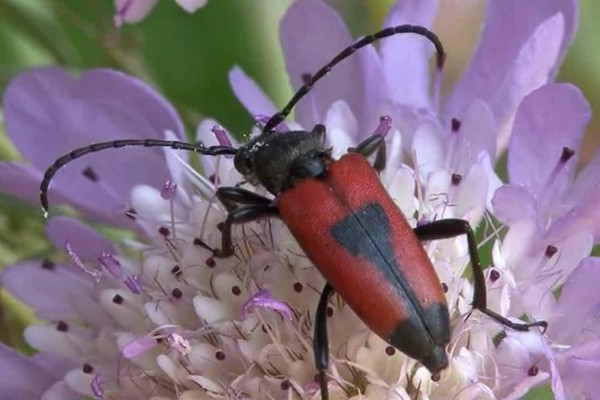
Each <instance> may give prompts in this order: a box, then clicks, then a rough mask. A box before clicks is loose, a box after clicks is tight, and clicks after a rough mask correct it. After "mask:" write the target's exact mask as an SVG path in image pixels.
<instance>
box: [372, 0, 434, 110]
mask: <svg viewBox="0 0 600 400" xmlns="http://www.w3.org/2000/svg"><path fill="white" fill-rule="evenodd" d="M437 10H438V1H437V0H408V1H399V2H397V3H396V5H395V6H394V7H393V8H392V10H391V11H390V14H389V16H388V18H387V20H386V21H385V23H384V26H386V27H387V26H396V25H403V24H413V25H422V26H425V27H426V28H430V27H431V25H432V24H433V21H434V18H435V16H436V14H437ZM380 52H381V58H382V60H383V70H384V74H385V80H386V83H387V86H388V88H389V89H388V90H389V96H390V99H391V100H392V101H393V102H396V103H401V104H411V105H414V106H417V107H430V106H431V97H430V94H429V87H430V82H429V76H430V74H431V71H430V68H429V59H430V57H431V55H432V54H433V53H434V47H433V45H432V44H431V43H430V42H429V41H428V40H427V39H425V38H424V37H422V36H417V35H413V34H405V35H400V36H398V37H392V38H389V39H384V40H383V41H382V42H381V47H380Z"/></svg>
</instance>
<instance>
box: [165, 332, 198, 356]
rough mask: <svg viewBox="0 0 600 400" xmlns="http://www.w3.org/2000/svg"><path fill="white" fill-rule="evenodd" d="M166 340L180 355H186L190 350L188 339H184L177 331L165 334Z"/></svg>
mask: <svg viewBox="0 0 600 400" xmlns="http://www.w3.org/2000/svg"><path fill="white" fill-rule="evenodd" d="M167 342H168V343H169V346H171V347H172V348H174V349H175V350H177V351H178V352H179V354H181V355H182V356H186V355H188V354H190V352H191V351H192V346H191V345H190V341H189V340H187V339H184V338H183V336H181V335H180V334H178V333H171V334H170V335H169V336H167Z"/></svg>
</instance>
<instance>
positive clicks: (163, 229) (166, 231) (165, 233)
mask: <svg viewBox="0 0 600 400" xmlns="http://www.w3.org/2000/svg"><path fill="white" fill-rule="evenodd" d="M158 233H159V235H161V236H164V237H167V236H169V235H170V234H171V231H170V230H169V228H166V227H164V226H161V227H160V228H158Z"/></svg>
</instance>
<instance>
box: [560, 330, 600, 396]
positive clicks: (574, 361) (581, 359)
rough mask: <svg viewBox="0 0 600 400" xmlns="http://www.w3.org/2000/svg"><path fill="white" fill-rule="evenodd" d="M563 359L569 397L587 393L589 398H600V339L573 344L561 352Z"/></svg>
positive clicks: (563, 372)
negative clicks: (599, 379) (599, 374)
mask: <svg viewBox="0 0 600 400" xmlns="http://www.w3.org/2000/svg"><path fill="white" fill-rule="evenodd" d="M559 357H561V358H562V359H563V360H564V361H563V364H564V366H563V368H562V378H563V381H564V382H565V389H566V395H567V398H568V399H575V398H577V397H579V396H581V394H582V393H585V394H586V395H587V396H589V397H588V398H589V399H597V398H600V385H598V371H599V370H600V340H593V341H590V342H587V343H585V344H582V345H578V346H572V347H571V348H570V349H568V350H566V351H565V352H564V353H562V354H560V355H559Z"/></svg>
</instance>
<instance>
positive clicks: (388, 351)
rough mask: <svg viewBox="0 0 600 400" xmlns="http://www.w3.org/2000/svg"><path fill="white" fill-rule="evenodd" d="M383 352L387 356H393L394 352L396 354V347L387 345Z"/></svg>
mask: <svg viewBox="0 0 600 400" xmlns="http://www.w3.org/2000/svg"><path fill="white" fill-rule="evenodd" d="M385 354H387V355H388V356H390V357H391V356H393V355H394V354H396V349H395V348H393V347H392V346H388V347H386V348H385Z"/></svg>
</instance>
